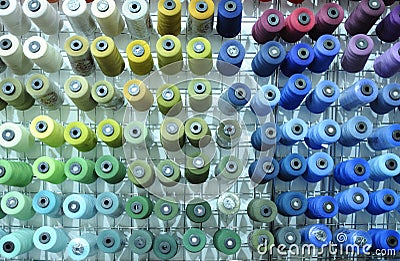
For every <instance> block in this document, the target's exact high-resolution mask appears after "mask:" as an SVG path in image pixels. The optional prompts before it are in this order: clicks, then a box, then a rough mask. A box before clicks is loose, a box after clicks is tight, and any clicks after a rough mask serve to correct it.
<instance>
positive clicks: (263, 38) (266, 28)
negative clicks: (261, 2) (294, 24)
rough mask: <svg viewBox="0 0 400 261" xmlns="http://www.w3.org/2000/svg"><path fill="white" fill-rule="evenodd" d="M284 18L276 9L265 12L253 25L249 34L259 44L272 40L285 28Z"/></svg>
mask: <svg viewBox="0 0 400 261" xmlns="http://www.w3.org/2000/svg"><path fill="white" fill-rule="evenodd" d="M284 21H285V18H284V16H283V14H282V13H281V11H278V10H276V9H269V10H266V11H265V12H264V13H263V14H262V15H261V17H260V18H259V19H258V20H257V22H256V23H255V24H254V25H253V28H252V30H251V33H252V35H253V38H254V40H255V41H256V42H257V43H259V44H265V43H266V42H269V41H272V40H274V38H275V37H276V36H277V35H278V33H279V32H280V31H281V30H282V29H283V27H284V26H285V22H284Z"/></svg>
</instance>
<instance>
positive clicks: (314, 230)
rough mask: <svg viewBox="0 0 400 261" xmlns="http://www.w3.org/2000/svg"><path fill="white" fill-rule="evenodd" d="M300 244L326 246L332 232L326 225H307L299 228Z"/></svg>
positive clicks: (329, 241)
mask: <svg viewBox="0 0 400 261" xmlns="http://www.w3.org/2000/svg"><path fill="white" fill-rule="evenodd" d="M299 232H300V235H301V243H302V244H312V245H314V246H316V247H318V248H323V247H326V246H327V245H328V244H330V243H331V241H332V232H331V230H330V229H329V227H328V226H327V225H324V224H314V225H308V226H305V227H303V228H301V229H300V230H299Z"/></svg>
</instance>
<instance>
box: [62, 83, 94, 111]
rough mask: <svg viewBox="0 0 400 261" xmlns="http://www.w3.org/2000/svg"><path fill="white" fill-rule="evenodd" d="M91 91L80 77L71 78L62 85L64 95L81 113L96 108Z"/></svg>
mask: <svg viewBox="0 0 400 261" xmlns="http://www.w3.org/2000/svg"><path fill="white" fill-rule="evenodd" d="M91 91H92V89H91V87H90V85H89V82H88V81H87V80H86V78H84V77H82V76H72V77H70V78H68V79H67V81H66V82H65V84H64V92H65V94H66V95H67V96H68V97H69V98H70V99H71V101H72V102H73V103H74V104H75V106H76V107H78V109H80V110H82V111H91V110H93V109H94V108H96V106H97V101H95V100H94V99H93V97H92V93H91Z"/></svg>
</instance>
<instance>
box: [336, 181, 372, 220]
mask: <svg viewBox="0 0 400 261" xmlns="http://www.w3.org/2000/svg"><path fill="white" fill-rule="evenodd" d="M335 199H336V201H337V203H338V205H339V213H341V214H344V215H349V214H353V213H356V212H357V211H360V210H363V209H364V208H366V207H367V206H368V203H369V197H368V193H367V192H366V191H365V190H364V189H362V188H359V187H354V188H349V189H347V190H344V191H342V192H340V193H338V194H336V196H335Z"/></svg>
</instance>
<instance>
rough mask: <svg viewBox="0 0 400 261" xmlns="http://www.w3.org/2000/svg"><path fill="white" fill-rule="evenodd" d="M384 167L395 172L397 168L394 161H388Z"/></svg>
mask: <svg viewBox="0 0 400 261" xmlns="http://www.w3.org/2000/svg"><path fill="white" fill-rule="evenodd" d="M385 166H386V168H387V169H388V170H392V171H393V170H395V169H396V168H397V161H396V160H395V159H388V160H387V161H386V162H385Z"/></svg>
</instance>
